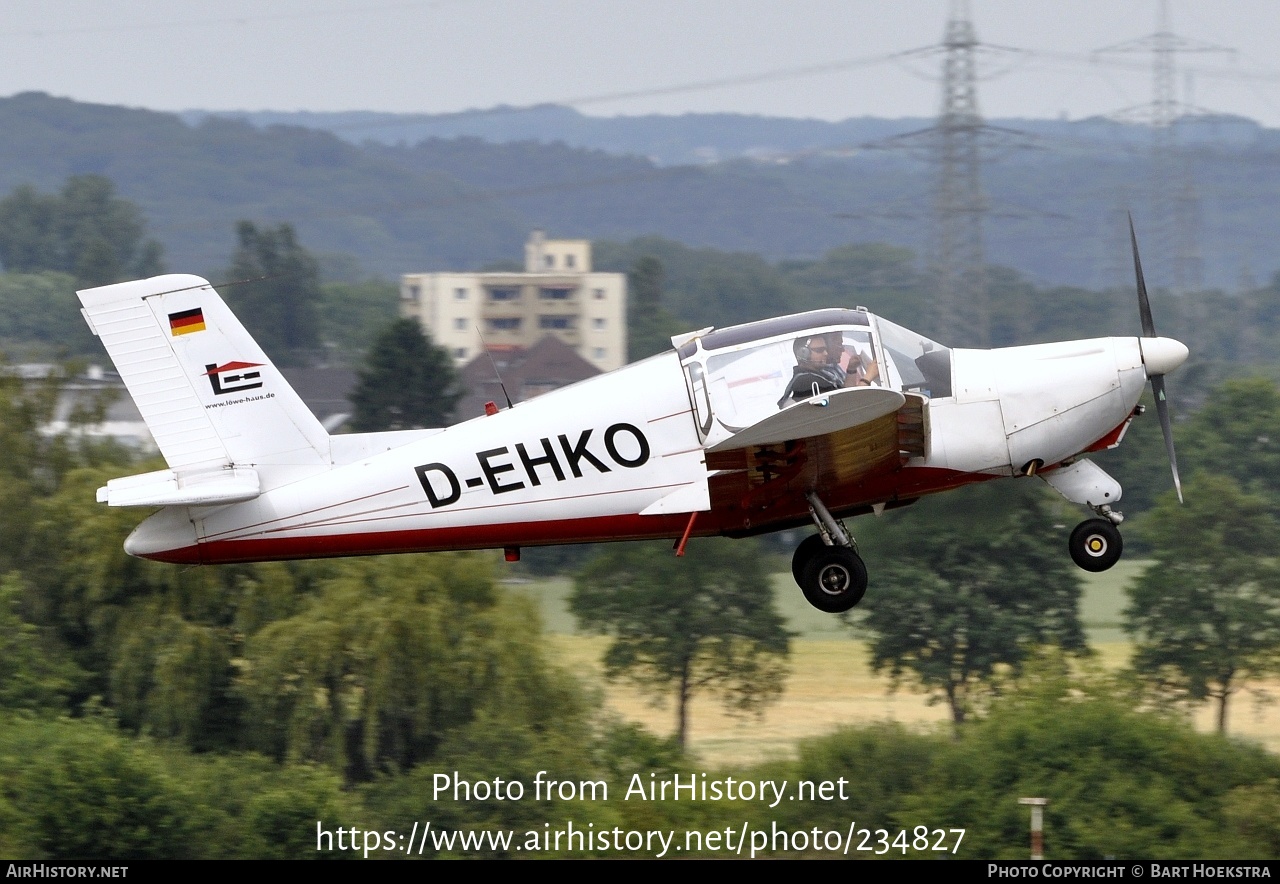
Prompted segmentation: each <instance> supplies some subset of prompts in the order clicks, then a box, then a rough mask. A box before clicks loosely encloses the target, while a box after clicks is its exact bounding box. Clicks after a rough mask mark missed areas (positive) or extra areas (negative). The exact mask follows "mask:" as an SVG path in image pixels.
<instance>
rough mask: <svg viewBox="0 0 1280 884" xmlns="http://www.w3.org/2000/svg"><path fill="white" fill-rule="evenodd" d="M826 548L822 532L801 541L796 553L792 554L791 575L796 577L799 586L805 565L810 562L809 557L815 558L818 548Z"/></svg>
mask: <svg viewBox="0 0 1280 884" xmlns="http://www.w3.org/2000/svg"><path fill="white" fill-rule="evenodd" d="M826 548H827V545H826V544H825V543H823V542H822V535H821V534H810V535H809V536H808V537H806V538H805V539H804V540H802V541H800V545H799V546H797V547H796V551H795V554H794V555H792V556H791V576H792V577H794V578H795V581H796V585H797V586H799V585H800V582H801V580H802V578H803V577H804V566H805V565H807V564H809V559H811V558H813V556H814V555H815V554H816V553H817V552H818V550H820V549H826Z"/></svg>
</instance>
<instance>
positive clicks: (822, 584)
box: [800, 546, 867, 614]
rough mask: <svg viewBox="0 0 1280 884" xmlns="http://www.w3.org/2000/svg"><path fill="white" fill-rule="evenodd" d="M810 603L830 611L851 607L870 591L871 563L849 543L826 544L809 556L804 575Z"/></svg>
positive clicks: (803, 587) (802, 578) (804, 587)
mask: <svg viewBox="0 0 1280 884" xmlns="http://www.w3.org/2000/svg"><path fill="white" fill-rule="evenodd" d="M800 589H801V590H802V591H803V592H804V597H805V598H806V599H808V601H809V604H811V605H813V606H814V607H815V608H817V609H818V610H819V611H826V612H827V613H828V614H839V613H842V612H844V611H847V610H849V609H850V608H852V607H853V606H854V605H856V604H857V603H858V602H860V601H862V597H863V596H864V595H866V594H867V566H866V565H864V564H863V563H862V559H861V558H860V557H859V556H858V554H857V553H856V552H854V551H853V550H851V549H849V548H848V547H845V546H823V548H822V549H820V550H817V551H815V552H814V554H813V555H811V556H810V557H809V561H808V563H807V564H806V565H805V567H804V572H803V573H802V574H801V575H800Z"/></svg>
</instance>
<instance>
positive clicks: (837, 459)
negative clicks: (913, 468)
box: [700, 413, 903, 531]
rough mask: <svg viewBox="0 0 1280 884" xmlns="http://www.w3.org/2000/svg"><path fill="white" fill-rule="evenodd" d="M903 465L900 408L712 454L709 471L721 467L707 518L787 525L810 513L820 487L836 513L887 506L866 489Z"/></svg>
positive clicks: (735, 524) (722, 524)
mask: <svg viewBox="0 0 1280 884" xmlns="http://www.w3.org/2000/svg"><path fill="white" fill-rule="evenodd" d="M902 463H903V457H902V456H901V454H900V453H899V449H898V417H897V414H896V413H895V414H889V415H885V416H884V417H881V418H877V419H876V420H873V421H868V422H867V423H865V424H861V425H859V426H856V427H848V428H846V429H843V430H838V431H836V432H834V433H828V434H826V435H823V436H814V437H811V438H808V439H801V440H797V441H795V442H789V443H785V444H782V445H766V446H758V447H754V448H746V449H736V450H733V451H722V452H715V453H708V455H707V468H708V469H709V470H719V471H721V472H719V473H718V474H717V475H714V476H712V477H711V482H710V491H711V514H710V515H711V518H710V519H708V520H707V521H710V522H714V523H715V525H716V527H717V528H718V529H720V530H726V531H743V530H750V529H752V528H753V527H756V526H760V525H762V524H764V523H766V522H769V523H773V522H777V523H779V527H785V525H786V523H788V522H794V521H797V520H800V521H803V520H806V519H807V518H808V512H809V510H808V506H809V505H808V502H807V501H806V500H805V497H804V495H805V492H807V491H817V492H818V493H819V494H820V495H821V496H822V499H823V500H824V501H825V502H826V503H827V505H828V506H829V507H831V508H832V509H833V510H838V509H847V508H851V507H855V506H859V505H865V504H869V503H879V502H881V499H880V498H879V497H877V498H876V499H874V500H872V499H870V498H866V497H865V492H864V491H863V490H862V488H861V486H862V485H863V484H864V483H866V482H867V480H869V479H872V478H875V477H883V476H885V475H887V474H889V473H892V472H893V471H895V470H897V469H898V468H899V467H900V466H901V465H902ZM876 484H877V485H882V483H876ZM700 527H701V526H700Z"/></svg>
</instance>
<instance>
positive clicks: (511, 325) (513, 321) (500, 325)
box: [489, 316, 520, 331]
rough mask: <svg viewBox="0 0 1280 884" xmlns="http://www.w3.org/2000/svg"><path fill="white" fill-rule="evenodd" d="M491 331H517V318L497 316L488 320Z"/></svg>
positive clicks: (518, 319)
mask: <svg viewBox="0 0 1280 884" xmlns="http://www.w3.org/2000/svg"><path fill="white" fill-rule="evenodd" d="M489 328H490V330H491V331H517V330H518V329H519V328H520V317H519V316H498V317H494V318H493V319H490V320H489Z"/></svg>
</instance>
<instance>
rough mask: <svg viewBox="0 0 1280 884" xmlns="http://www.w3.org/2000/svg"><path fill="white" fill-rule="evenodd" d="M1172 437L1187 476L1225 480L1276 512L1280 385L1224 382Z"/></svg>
mask: <svg viewBox="0 0 1280 884" xmlns="http://www.w3.org/2000/svg"><path fill="white" fill-rule="evenodd" d="M1177 433H1178V440H1177V441H1178V454H1179V456H1180V458H1181V459H1182V460H1183V464H1184V466H1183V468H1184V469H1185V470H1186V471H1187V472H1188V473H1191V472H1194V471H1196V470H1203V471H1205V472H1211V473H1217V474H1219V475H1223V476H1230V477H1231V478H1232V479H1234V480H1235V482H1236V483H1237V484H1238V485H1239V486H1240V487H1241V488H1242V489H1243V490H1244V491H1246V492H1248V493H1250V494H1260V495H1263V496H1264V497H1265V498H1266V503H1267V504H1268V506H1269V507H1270V509H1271V512H1272V513H1273V514H1278V513H1280V387H1277V386H1276V384H1275V383H1274V382H1273V381H1271V380H1269V379H1267V378H1256V377H1255V378H1240V379H1236V380H1230V381H1227V382H1226V383H1224V384H1222V385H1221V386H1220V387H1218V388H1217V389H1215V390H1213V391H1212V392H1211V393H1210V394H1209V397H1208V399H1207V401H1206V402H1205V405H1204V407H1203V408H1201V409H1200V410H1199V411H1198V412H1196V414H1195V415H1194V416H1193V417H1192V419H1191V420H1190V421H1188V422H1187V423H1186V424H1185V425H1181V426H1179V427H1178V428H1177ZM1188 502H1190V501H1188Z"/></svg>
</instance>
